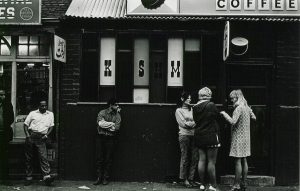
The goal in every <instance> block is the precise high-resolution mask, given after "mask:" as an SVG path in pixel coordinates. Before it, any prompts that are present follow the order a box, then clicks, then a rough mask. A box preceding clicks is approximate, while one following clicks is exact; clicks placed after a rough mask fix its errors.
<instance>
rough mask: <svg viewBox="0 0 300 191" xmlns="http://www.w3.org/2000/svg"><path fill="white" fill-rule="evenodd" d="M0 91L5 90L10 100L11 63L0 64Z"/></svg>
mask: <svg viewBox="0 0 300 191" xmlns="http://www.w3.org/2000/svg"><path fill="white" fill-rule="evenodd" d="M0 89H1V90H5V93H6V94H7V95H8V96H7V97H6V98H8V99H10V92H11V63H8V62H0Z"/></svg>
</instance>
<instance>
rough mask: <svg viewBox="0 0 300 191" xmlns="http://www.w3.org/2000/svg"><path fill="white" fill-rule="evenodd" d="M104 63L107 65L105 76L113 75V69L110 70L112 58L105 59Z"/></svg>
mask: <svg viewBox="0 0 300 191" xmlns="http://www.w3.org/2000/svg"><path fill="white" fill-rule="evenodd" d="M104 65H105V70H104V76H111V70H110V66H111V60H105V61H104Z"/></svg>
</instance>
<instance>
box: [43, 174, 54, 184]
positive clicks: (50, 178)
mask: <svg viewBox="0 0 300 191" xmlns="http://www.w3.org/2000/svg"><path fill="white" fill-rule="evenodd" d="M54 179H55V176H53V175H48V176H45V177H44V182H45V185H46V186H51V184H52V182H53V181H54Z"/></svg>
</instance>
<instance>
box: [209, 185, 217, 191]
mask: <svg viewBox="0 0 300 191" xmlns="http://www.w3.org/2000/svg"><path fill="white" fill-rule="evenodd" d="M207 190H208V191H218V190H217V188H215V187H213V186H212V185H209V187H208V189H207Z"/></svg>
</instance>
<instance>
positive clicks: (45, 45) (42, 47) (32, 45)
mask: <svg viewBox="0 0 300 191" xmlns="http://www.w3.org/2000/svg"><path fill="white" fill-rule="evenodd" d="M48 55H49V39H48V38H47V37H45V36H19V39H18V56H48Z"/></svg>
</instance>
